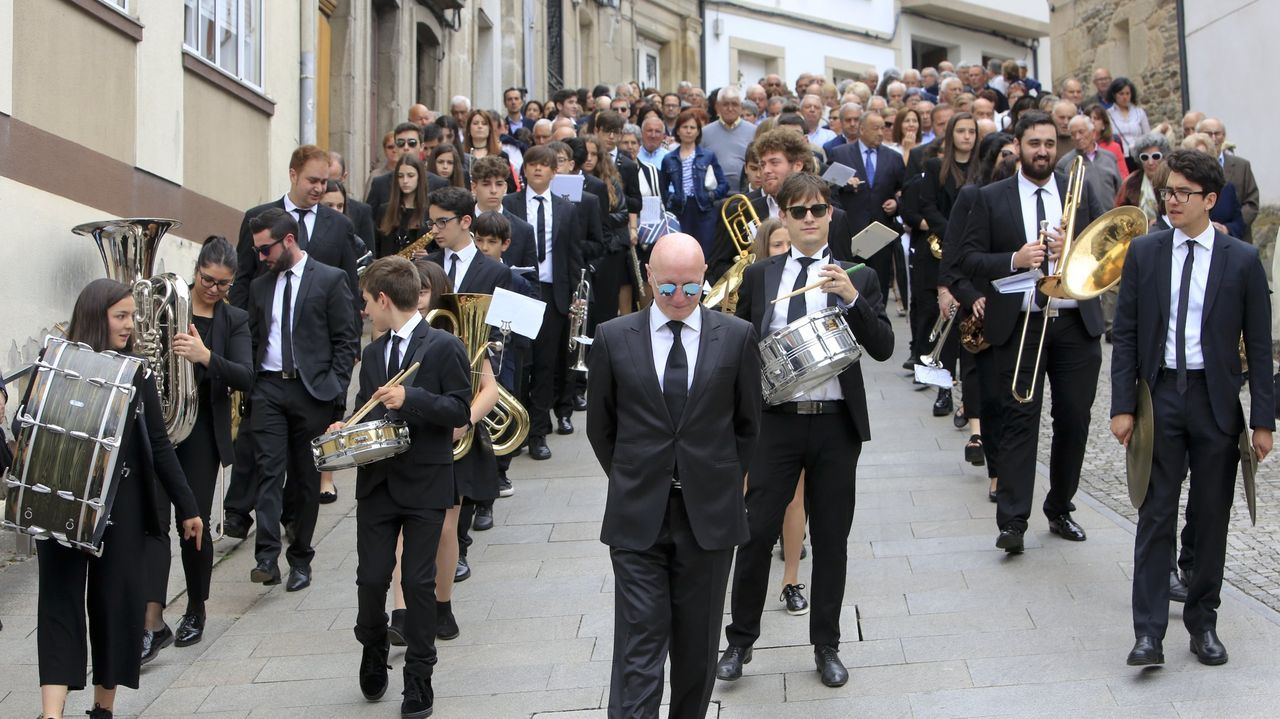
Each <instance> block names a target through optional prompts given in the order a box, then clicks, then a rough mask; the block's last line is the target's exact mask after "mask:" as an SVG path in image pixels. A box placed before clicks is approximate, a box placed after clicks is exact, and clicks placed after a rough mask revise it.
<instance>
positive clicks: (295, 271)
mask: <svg viewBox="0 0 1280 719" xmlns="http://www.w3.org/2000/svg"><path fill="white" fill-rule="evenodd" d="M298 254H300V255H302V258H301V259H299V260H298V261H297V262H295V263H293V267H290V268H289V269H287V270H285V271H284V272H281V273H280V274H281V275H285V274H292V275H295V276H296V277H298V279H302V270H303V269H304V266H305V265H306V264H307V253H305V252H302V251H299V252H298Z"/></svg>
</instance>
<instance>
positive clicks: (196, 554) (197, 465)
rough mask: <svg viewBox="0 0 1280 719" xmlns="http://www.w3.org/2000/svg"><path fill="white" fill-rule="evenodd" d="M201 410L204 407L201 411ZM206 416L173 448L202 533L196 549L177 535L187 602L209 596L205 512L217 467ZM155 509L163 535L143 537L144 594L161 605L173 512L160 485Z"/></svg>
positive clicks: (209, 561)
mask: <svg viewBox="0 0 1280 719" xmlns="http://www.w3.org/2000/svg"><path fill="white" fill-rule="evenodd" d="M201 414H202V415H203V414H204V411H203V410H202V411H201ZM210 420H211V418H210V417H205V416H201V417H200V418H199V419H197V421H196V426H195V427H194V428H193V429H192V430H191V435H190V436H189V437H187V439H186V440H184V441H183V442H182V444H179V445H178V446H177V447H175V448H174V452H175V453H176V454H177V455H178V462H179V463H180V464H181V465H182V471H183V473H184V474H186V476H187V485H188V486H189V487H191V493H192V494H194V495H195V498H196V506H197V507H199V509H200V518H201V519H202V520H203V521H204V537H203V538H202V539H201V542H200V549H199V550H197V549H196V542H195V539H194V538H192V539H180V540H179V544H180V546H181V547H182V571H183V574H184V575H185V577H186V580H187V602H188V603H196V604H201V603H203V602H206V601H208V599H209V584H210V582H211V581H212V580H211V577H212V575H213V537H212V533H211V531H210V530H211V529H212V527H211V525H210V523H209V516H210V514H211V513H212V509H213V494H214V490H215V489H217V484H218V471H219V470H220V469H221V466H222V465H221V463H220V459H219V457H218V445H217V440H216V439H215V438H214V436H213V424H212V422H211V421H210ZM156 513H157V514H158V515H159V516H160V517H161V518H162V521H161V526H162V527H164V528H165V532H164V534H163V535H157V536H149V537H147V538H146V553H145V556H146V564H147V579H146V595H147V601H148V602H157V603H159V604H160V605H161V606H164V605H166V604H167V603H168V599H169V597H168V589H169V566H170V563H171V561H172V556H171V555H170V551H169V546H170V541H169V532H168V527H169V526H170V522H171V521H173V520H172V516H173V505H172V504H171V503H170V501H169V495H168V494H166V493H165V492H164V490H163V489H161V488H160V487H158V486H157V487H156ZM173 526H174V527H175V528H176V529H177V532H178V536H179V537H181V536H182V525H181V523H179V522H176V521H175V522H173Z"/></svg>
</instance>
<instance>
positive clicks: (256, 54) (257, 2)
mask: <svg viewBox="0 0 1280 719" xmlns="http://www.w3.org/2000/svg"><path fill="white" fill-rule="evenodd" d="M118 1H119V2H127V0H118ZM184 2H185V16H184V20H185V30H184V33H183V40H182V44H183V47H184V48H186V50H187V51H188V52H191V53H192V54H194V55H197V56H199V57H201V58H203V59H204V60H206V61H208V62H209V63H210V64H212V65H214V66H215V67H218V68H220V69H221V70H222V71H223V72H226V73H227V74H228V75H231V76H232V77H234V78H236V79H237V80H239V81H241V82H243V83H244V84H246V85H249V86H251V87H253V88H255V89H259V90H260V89H262V3H261V0H184Z"/></svg>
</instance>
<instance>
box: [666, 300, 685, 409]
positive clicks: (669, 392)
mask: <svg viewBox="0 0 1280 719" xmlns="http://www.w3.org/2000/svg"><path fill="white" fill-rule="evenodd" d="M667 327H669V328H671V351H670V352H668V353H667V369H666V372H664V373H663V375H662V398H663V399H664V400H666V402H667V412H668V413H669V414H670V415H671V422H672V424H676V425H678V424H680V415H682V414H684V402H685V399H686V398H687V397H688V395H689V386H688V385H689V358H688V357H687V356H686V355H685V353H684V343H683V342H681V341H680V330H682V329H684V323H683V322H681V321H680V320H671V321H670V322H668V323H667Z"/></svg>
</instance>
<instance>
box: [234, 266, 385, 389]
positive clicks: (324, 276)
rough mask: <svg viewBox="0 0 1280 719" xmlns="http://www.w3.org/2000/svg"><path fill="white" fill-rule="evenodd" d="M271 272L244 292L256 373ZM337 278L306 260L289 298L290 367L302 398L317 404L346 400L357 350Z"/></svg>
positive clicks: (267, 321) (266, 326)
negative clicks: (308, 397)
mask: <svg viewBox="0 0 1280 719" xmlns="http://www.w3.org/2000/svg"><path fill="white" fill-rule="evenodd" d="M277 277H278V275H277V274H276V273H274V272H271V273H268V274H265V275H263V276H261V277H259V278H258V279H256V280H254V281H253V286H252V287H251V288H250V292H249V328H250V330H251V331H252V333H253V367H254V369H255V370H258V369H260V368H261V367H262V358H263V356H264V355H265V354H266V351H267V336H268V333H269V332H270V331H271V305H272V301H273V300H274V298H275V287H276V279H277ZM344 280H345V278H344V277H343V275H342V273H341V272H340V271H338V270H336V269H334V268H332V267H329V266H328V265H325V264H322V263H320V262H314V261H312V259H311V257H310V256H308V258H307V264H306V266H305V267H304V268H303V271H302V281H301V282H299V283H298V284H299V287H298V288H297V290H296V292H295V295H294V309H293V361H294V364H295V365H296V366H297V369H298V375H299V377H301V378H302V383H303V385H305V386H306V388H307V392H309V393H310V394H311V396H312V397H315V398H316V399H317V400H320V401H322V402H342V401H344V400H345V399H346V398H347V385H348V384H350V382H351V367H352V365H354V364H355V359H356V353H357V352H358V351H359V350H360V331H359V329H357V325H356V323H355V322H354V321H353V318H352V315H351V296H350V295H349V294H348V290H347V284H346V282H345V281H344Z"/></svg>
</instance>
